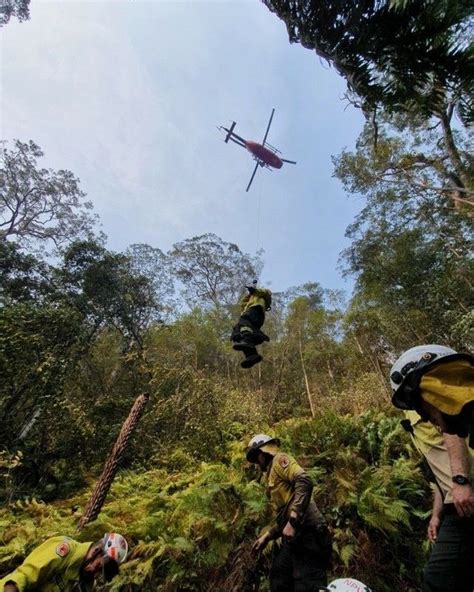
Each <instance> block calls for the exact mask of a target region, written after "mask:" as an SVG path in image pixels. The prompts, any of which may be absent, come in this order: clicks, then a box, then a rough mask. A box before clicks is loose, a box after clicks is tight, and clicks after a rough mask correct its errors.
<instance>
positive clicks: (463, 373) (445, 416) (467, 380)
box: [390, 344, 474, 447]
mask: <svg viewBox="0 0 474 592" xmlns="http://www.w3.org/2000/svg"><path fill="white" fill-rule="evenodd" d="M390 382H391V385H392V389H393V396H392V403H393V404H394V405H395V407H398V408H399V409H404V410H410V409H413V410H415V411H417V412H418V413H419V414H420V416H421V417H422V418H423V419H424V420H429V421H431V423H433V424H434V425H436V426H438V427H439V428H440V429H441V431H442V432H443V433H446V434H455V435H457V436H459V438H466V437H469V445H470V446H471V447H474V358H473V357H472V356H471V355H469V354H459V353H457V352H456V351H454V350H453V349H451V348H450V347H445V346H444V345H435V344H430V345H420V346H417V347H412V348H411V349H409V350H407V351H406V352H405V353H404V354H402V355H401V356H400V358H399V359H398V360H397V361H396V362H395V364H394V365H393V367H392V369H391V371H390Z"/></svg>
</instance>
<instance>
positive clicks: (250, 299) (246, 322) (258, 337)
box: [230, 286, 272, 368]
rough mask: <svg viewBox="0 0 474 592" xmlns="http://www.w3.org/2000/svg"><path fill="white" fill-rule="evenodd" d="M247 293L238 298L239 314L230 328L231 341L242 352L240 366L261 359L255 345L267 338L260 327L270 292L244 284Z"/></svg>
mask: <svg viewBox="0 0 474 592" xmlns="http://www.w3.org/2000/svg"><path fill="white" fill-rule="evenodd" d="M246 288H247V291H248V293H247V294H245V296H243V297H242V298H241V300H240V303H239V304H240V308H241V315H240V318H239V320H238V322H237V324H236V325H235V326H234V328H233V329H232V335H231V337H230V338H231V341H232V342H233V346H232V347H233V348H234V349H235V350H236V351H241V352H243V354H244V356H245V359H244V360H243V362H242V363H241V364H240V365H241V366H242V368H251V367H252V366H254V365H255V364H258V363H259V362H261V361H262V356H261V355H260V354H259V353H258V352H257V348H256V346H257V345H260V344H261V343H263V342H264V341H269V338H268V336H267V335H265V333H263V332H262V331H261V330H260V329H261V328H262V326H263V323H264V322H265V312H266V311H269V310H270V309H271V305H272V293H271V292H270V290H267V289H266V288H257V287H256V286H246Z"/></svg>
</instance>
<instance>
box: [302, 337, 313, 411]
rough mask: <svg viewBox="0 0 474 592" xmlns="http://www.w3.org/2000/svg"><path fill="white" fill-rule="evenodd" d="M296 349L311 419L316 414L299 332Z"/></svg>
mask: <svg viewBox="0 0 474 592" xmlns="http://www.w3.org/2000/svg"><path fill="white" fill-rule="evenodd" d="M298 349H299V352H300V361H301V368H302V370H303V376H304V384H305V387H306V394H307V396H308V402H309V408H310V411H311V417H315V415H316V413H315V410H314V405H313V398H312V396H311V390H310V388H309V381H308V374H307V373H306V367H305V365H304V357H303V343H302V339H301V332H300V334H299V339H298Z"/></svg>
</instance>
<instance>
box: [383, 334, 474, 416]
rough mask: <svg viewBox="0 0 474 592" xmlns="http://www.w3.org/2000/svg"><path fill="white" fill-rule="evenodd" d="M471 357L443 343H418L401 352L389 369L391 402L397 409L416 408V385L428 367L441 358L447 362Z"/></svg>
mask: <svg viewBox="0 0 474 592" xmlns="http://www.w3.org/2000/svg"><path fill="white" fill-rule="evenodd" d="M458 358H467V359H471V357H470V356H469V355H467V354H458V353H457V352H455V351H454V349H451V348H450V347H445V346H444V345H436V344H434V343H432V344H429V345H418V346H416V347H412V348H411V349H409V350H407V351H406V352H405V353H403V354H402V355H401V356H400V357H399V358H398V360H397V361H396V362H395V364H394V365H393V366H392V369H391V370H390V384H391V385H392V389H393V397H392V403H393V404H394V405H395V407H398V408H399V409H416V402H417V400H418V386H419V384H420V380H421V377H422V376H423V374H424V373H425V372H427V370H428V369H429V367H431V366H432V365H433V364H438V363H439V362H440V361H441V360H443V361H445V362H447V361H448V359H449V360H455V359H458Z"/></svg>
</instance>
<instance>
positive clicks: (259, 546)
mask: <svg viewBox="0 0 474 592" xmlns="http://www.w3.org/2000/svg"><path fill="white" fill-rule="evenodd" d="M269 541H270V535H269V534H268V532H266V533H265V534H262V536H261V537H259V538H258V539H257V540H256V541H255V543H254V544H253V546H252V552H253V553H260V552H261V551H263V550H264V549H265V547H266V546H267V545H268V542H269Z"/></svg>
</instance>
